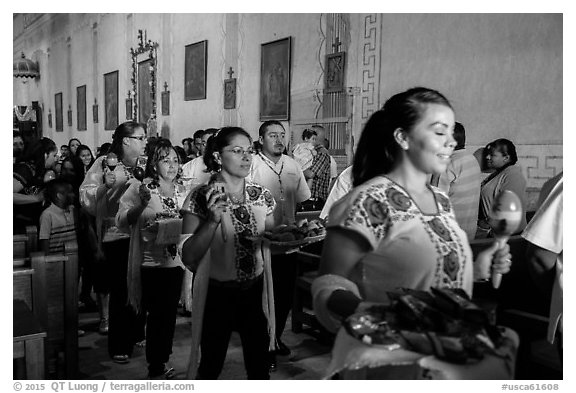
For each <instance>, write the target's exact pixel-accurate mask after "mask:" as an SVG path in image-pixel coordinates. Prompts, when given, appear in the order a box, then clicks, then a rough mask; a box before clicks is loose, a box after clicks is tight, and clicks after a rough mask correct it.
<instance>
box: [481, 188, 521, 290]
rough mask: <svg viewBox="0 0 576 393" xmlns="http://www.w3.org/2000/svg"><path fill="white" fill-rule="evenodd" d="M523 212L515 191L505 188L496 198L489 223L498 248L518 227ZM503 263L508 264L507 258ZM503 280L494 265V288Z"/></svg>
mask: <svg viewBox="0 0 576 393" xmlns="http://www.w3.org/2000/svg"><path fill="white" fill-rule="evenodd" d="M522 214H524V213H523V210H522V202H521V201H520V198H518V195H516V194H515V193H514V192H512V191H510V190H504V191H502V192H501V193H500V194H499V195H498V196H497V197H496V199H494V203H493V204H492V210H491V211H490V217H488V223H489V224H490V227H491V228H492V232H493V233H494V237H495V238H496V242H497V244H498V249H500V250H502V249H503V248H504V247H505V246H506V243H507V242H508V239H509V238H510V235H512V234H513V233H514V232H515V231H516V230H517V229H518V226H519V225H520V221H521V220H522ZM508 254H509V253H508ZM509 263H510V259H508V264H509ZM503 264H506V261H505V260H504V262H503ZM499 269H500V270H502V267H501V266H500V267H499ZM501 281H502V273H501V272H499V270H498V269H497V268H495V266H494V265H493V266H492V285H493V286H494V288H496V289H497V288H498V287H499V286H500V282H501Z"/></svg>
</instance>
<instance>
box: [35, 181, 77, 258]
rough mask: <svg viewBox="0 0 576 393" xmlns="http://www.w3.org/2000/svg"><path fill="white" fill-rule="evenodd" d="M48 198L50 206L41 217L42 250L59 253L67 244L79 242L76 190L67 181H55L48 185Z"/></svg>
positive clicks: (40, 235) (40, 238)
mask: <svg viewBox="0 0 576 393" xmlns="http://www.w3.org/2000/svg"><path fill="white" fill-rule="evenodd" d="M46 197H47V199H48V201H49V202H50V205H49V206H48V207H47V208H46V209H45V210H44V211H43V212H42V214H41V215H40V233H39V236H38V238H39V240H40V250H41V251H44V252H46V253H59V252H62V251H63V249H64V244H65V243H66V242H70V241H71V242H77V240H76V222H77V219H76V214H77V212H76V210H75V209H74V205H73V203H74V190H73V188H72V185H71V184H70V183H68V182H67V181H65V180H63V179H55V180H52V181H50V182H49V183H47V185H46Z"/></svg>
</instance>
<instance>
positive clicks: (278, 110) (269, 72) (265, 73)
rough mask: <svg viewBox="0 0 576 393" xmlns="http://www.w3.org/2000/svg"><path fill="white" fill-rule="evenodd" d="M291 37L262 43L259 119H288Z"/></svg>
mask: <svg viewBox="0 0 576 393" xmlns="http://www.w3.org/2000/svg"><path fill="white" fill-rule="evenodd" d="M291 47H292V37H287V38H282V39H280V40H277V41H273V42H268V43H265V44H262V47H261V63H260V120H261V121H265V120H289V119H290V57H291V53H290V51H291Z"/></svg>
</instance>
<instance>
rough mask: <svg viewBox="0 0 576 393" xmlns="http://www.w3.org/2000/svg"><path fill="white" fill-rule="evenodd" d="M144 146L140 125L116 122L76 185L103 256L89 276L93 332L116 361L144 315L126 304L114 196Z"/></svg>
mask: <svg viewBox="0 0 576 393" xmlns="http://www.w3.org/2000/svg"><path fill="white" fill-rule="evenodd" d="M145 146H146V131H145V128H144V125H143V124H140V123H136V122H132V121H129V122H125V123H122V124H120V125H119V126H118V127H116V130H115V131H114V134H113V135H112V146H111V147H110V151H109V152H108V154H107V155H106V156H101V157H99V158H98V159H96V161H94V164H93V165H92V167H91V168H90V170H89V171H88V172H87V173H86V177H85V179H84V182H83V183H82V185H81V186H80V203H81V204H82V206H83V207H84V208H85V209H86V210H87V211H88V212H89V213H90V214H92V215H94V216H95V217H96V236H97V237H98V241H99V243H100V244H101V247H102V250H103V253H104V257H105V258H104V261H101V262H100V263H99V265H98V267H97V268H96V269H95V270H96V271H95V277H94V281H95V286H98V287H99V288H101V292H100V293H99V300H100V304H99V307H100V308H101V313H100V316H101V320H100V327H99V331H100V332H101V333H102V334H106V333H107V334H108V352H109V354H110V356H111V357H112V359H113V360H114V361H115V362H117V363H127V362H128V361H129V357H130V355H131V354H132V350H133V346H134V344H135V343H137V342H139V341H141V340H142V339H143V338H144V318H143V317H142V316H141V315H137V314H136V312H135V311H134V309H133V308H131V307H130V306H127V305H126V300H127V284H126V276H127V268H128V249H129V244H130V236H129V235H128V234H127V233H124V232H122V231H121V230H120V229H118V227H117V226H116V222H115V218H116V213H117V212H118V206H119V202H120V197H121V196H122V195H123V194H124V192H125V191H126V189H127V188H128V186H129V185H130V183H131V182H134V181H136V180H133V179H134V174H133V172H134V170H135V168H136V167H137V161H138V158H139V156H141V155H142V154H143V153H144V147H145ZM108 294H109V300H108V296H107V295H108Z"/></svg>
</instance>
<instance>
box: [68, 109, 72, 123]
mask: <svg viewBox="0 0 576 393" xmlns="http://www.w3.org/2000/svg"><path fill="white" fill-rule="evenodd" d="M68 127H72V106H71V105H68Z"/></svg>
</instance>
